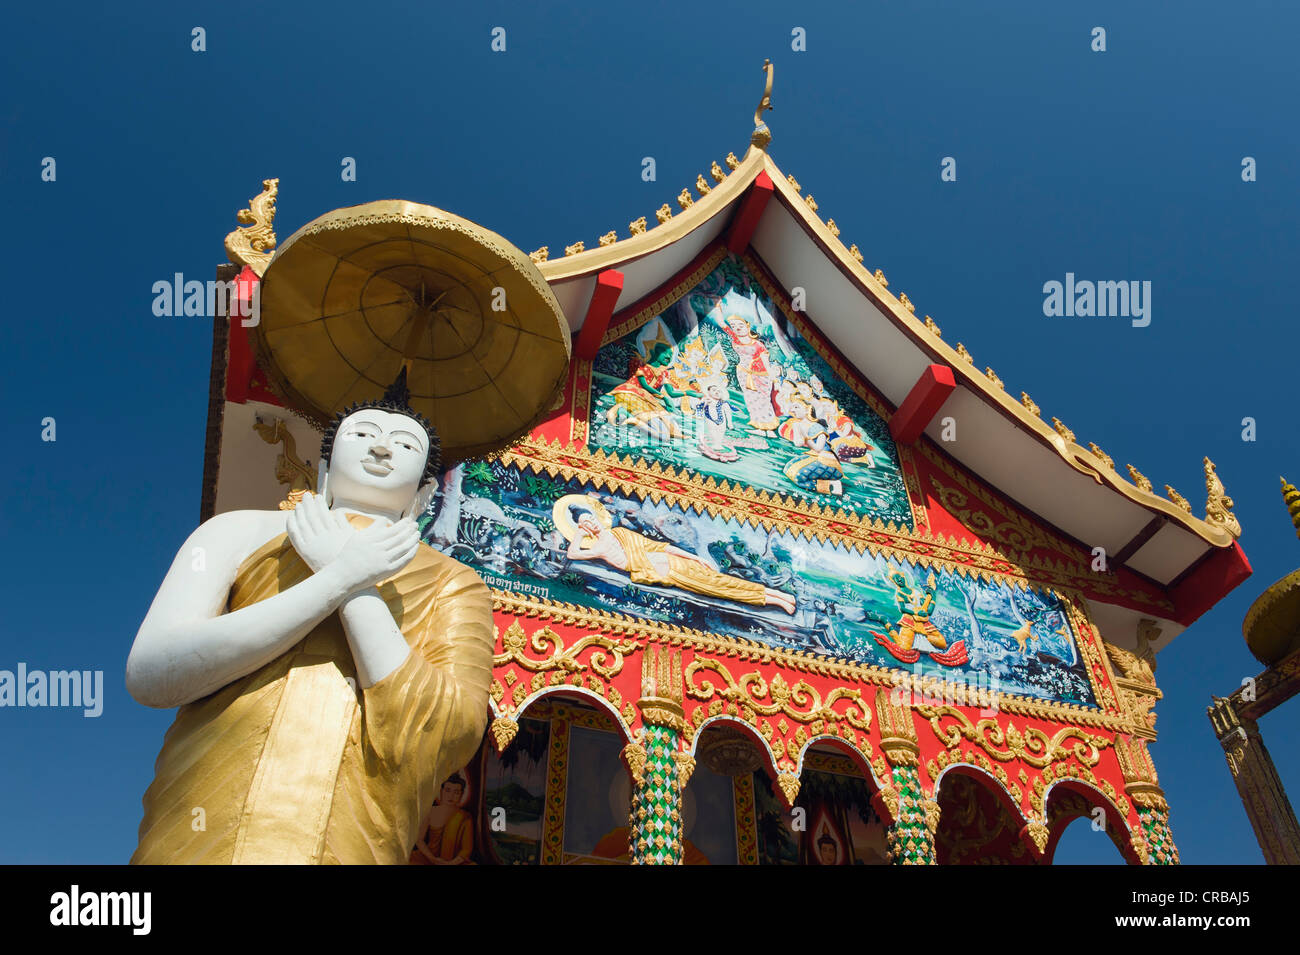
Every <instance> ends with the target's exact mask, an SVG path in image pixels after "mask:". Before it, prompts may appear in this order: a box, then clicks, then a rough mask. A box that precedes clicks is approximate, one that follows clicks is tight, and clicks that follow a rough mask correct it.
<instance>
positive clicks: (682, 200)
mask: <svg viewBox="0 0 1300 955" xmlns="http://www.w3.org/2000/svg"><path fill="white" fill-rule="evenodd" d="M677 205H678V206H680V207H681V208H682V209H689V208H690V207H691V206H693V205H695V200H694V199H692V198H691V190H690V189H683V190H682V191H681V192H679V193H678V194H677Z"/></svg>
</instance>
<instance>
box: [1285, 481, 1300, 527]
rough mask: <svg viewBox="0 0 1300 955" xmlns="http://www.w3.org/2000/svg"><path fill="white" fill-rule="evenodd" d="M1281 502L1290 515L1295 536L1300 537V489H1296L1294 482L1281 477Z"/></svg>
mask: <svg viewBox="0 0 1300 955" xmlns="http://www.w3.org/2000/svg"><path fill="white" fill-rule="evenodd" d="M1282 502H1283V503H1284V504H1286V509H1287V513H1289V514H1290V515H1291V526H1293V527H1294V528H1295V536H1296V537H1300V491H1297V490H1296V487H1295V485H1294V484H1291V483H1289V482H1288V481H1287V479H1286V478H1282Z"/></svg>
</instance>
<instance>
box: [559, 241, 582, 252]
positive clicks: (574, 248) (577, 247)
mask: <svg viewBox="0 0 1300 955" xmlns="http://www.w3.org/2000/svg"><path fill="white" fill-rule="evenodd" d="M586 250H587V247H586V244H585V243H583V242H581V241H579V242H575V243H573V245H566V246H565V247H564V254H565V255H577V254H578V253H579V252H585V251H586Z"/></svg>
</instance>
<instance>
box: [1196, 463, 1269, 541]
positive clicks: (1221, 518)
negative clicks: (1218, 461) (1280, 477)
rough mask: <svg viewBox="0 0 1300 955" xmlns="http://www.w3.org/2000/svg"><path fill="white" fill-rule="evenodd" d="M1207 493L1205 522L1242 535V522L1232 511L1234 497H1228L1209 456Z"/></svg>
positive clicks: (1206, 464) (1232, 533)
mask: <svg viewBox="0 0 1300 955" xmlns="http://www.w3.org/2000/svg"><path fill="white" fill-rule="evenodd" d="M1283 483H1286V482H1283ZM1205 495H1206V497H1205V522H1206V523H1207V524H1214V525H1215V526H1216V527H1222V528H1223V529H1224V530H1225V531H1227V532H1228V533H1229V534H1231V535H1232V536H1233V537H1240V536H1241V523H1240V522H1239V521H1238V520H1237V516H1236V515H1235V514H1233V513H1232V508H1233V506H1234V505H1233V502H1232V498H1230V497H1228V492H1227V490H1225V489H1224V487H1223V482H1222V481H1220V480H1219V475H1218V474H1216V473H1215V470H1214V462H1213V461H1211V460H1210V459H1209V458H1206V459H1205Z"/></svg>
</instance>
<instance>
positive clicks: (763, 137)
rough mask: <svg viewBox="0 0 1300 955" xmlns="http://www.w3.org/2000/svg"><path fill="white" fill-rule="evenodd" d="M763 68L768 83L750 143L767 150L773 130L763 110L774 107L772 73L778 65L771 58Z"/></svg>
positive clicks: (756, 116)
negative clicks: (769, 126)
mask: <svg viewBox="0 0 1300 955" xmlns="http://www.w3.org/2000/svg"><path fill="white" fill-rule="evenodd" d="M763 70H764V71H765V72H766V73H767V85H766V86H764V87H763V98H762V99H761V100H759V101H758V109H756V110H754V131H753V132H752V133H751V134H750V136H749V144H750V145H751V146H757V147H758V148H759V149H764V150H765V149H767V144H768V143H770V142H771V141H772V131H771V130H770V129H768V128H767V123H765V122H763V111H764V110H769V109H771V108H772V74H773V73H774V72H775V71H776V67H774V66H773V65H772V61H771V60H764V61H763ZM732 168H733V169H734V168H735V167H734V166H733V167H732Z"/></svg>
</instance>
